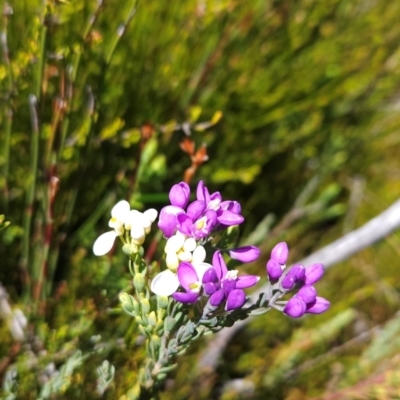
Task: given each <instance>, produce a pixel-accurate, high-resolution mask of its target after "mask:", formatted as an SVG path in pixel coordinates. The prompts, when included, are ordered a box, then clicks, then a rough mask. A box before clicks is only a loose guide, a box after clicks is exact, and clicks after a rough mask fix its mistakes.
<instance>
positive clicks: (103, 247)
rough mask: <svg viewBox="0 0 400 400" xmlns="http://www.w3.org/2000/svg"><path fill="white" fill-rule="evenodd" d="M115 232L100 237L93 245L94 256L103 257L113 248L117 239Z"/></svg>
mask: <svg viewBox="0 0 400 400" xmlns="http://www.w3.org/2000/svg"><path fill="white" fill-rule="evenodd" d="M117 236H118V235H117V233H116V232H115V231H110V232H106V233H103V234H102V235H100V236H99V237H98V238H97V239H96V241H95V242H94V244H93V253H94V255H96V256H104V254H107V253H108V252H109V251H110V250H111V249H112V247H113V245H114V242H115V238H116V237H117Z"/></svg>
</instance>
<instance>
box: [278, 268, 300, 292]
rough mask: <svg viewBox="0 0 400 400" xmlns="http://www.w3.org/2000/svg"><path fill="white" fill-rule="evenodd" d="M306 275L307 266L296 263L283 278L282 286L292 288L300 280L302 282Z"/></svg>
mask: <svg viewBox="0 0 400 400" xmlns="http://www.w3.org/2000/svg"><path fill="white" fill-rule="evenodd" d="M304 275H305V268H304V265H302V264H295V265H293V267H292V268H290V270H289V272H288V273H287V274H286V275H285V277H284V278H283V279H282V287H283V288H284V289H286V290H290V289H292V288H293V287H294V285H295V284H296V283H298V282H302V280H303V278H304Z"/></svg>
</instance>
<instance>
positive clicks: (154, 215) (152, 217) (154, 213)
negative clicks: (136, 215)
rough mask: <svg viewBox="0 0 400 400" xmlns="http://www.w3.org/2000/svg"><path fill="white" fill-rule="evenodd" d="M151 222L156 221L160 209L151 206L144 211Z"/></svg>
mask: <svg viewBox="0 0 400 400" xmlns="http://www.w3.org/2000/svg"><path fill="white" fill-rule="evenodd" d="M143 214H144V215H145V216H146V217H147V218H148V219H149V220H150V221H151V222H154V221H155V220H156V218H157V215H158V211H157V210H156V209H154V208H149V209H148V210H146V211H145V212H144V213H143Z"/></svg>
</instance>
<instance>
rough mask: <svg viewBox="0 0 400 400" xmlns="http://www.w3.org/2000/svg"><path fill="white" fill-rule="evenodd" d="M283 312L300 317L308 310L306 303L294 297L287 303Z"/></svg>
mask: <svg viewBox="0 0 400 400" xmlns="http://www.w3.org/2000/svg"><path fill="white" fill-rule="evenodd" d="M283 312H284V313H285V314H286V315H289V317H292V318H299V317H301V316H303V315H304V313H305V312H306V303H304V301H303V300H302V299H300V298H298V297H292V298H291V299H290V300H289V301H288V302H287V303H286V305H285V308H284V309H283Z"/></svg>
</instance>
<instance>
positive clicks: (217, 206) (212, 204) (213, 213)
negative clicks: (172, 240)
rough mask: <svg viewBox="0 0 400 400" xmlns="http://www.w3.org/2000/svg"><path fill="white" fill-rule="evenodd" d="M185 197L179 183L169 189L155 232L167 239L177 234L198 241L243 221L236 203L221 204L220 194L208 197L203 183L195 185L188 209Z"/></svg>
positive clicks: (187, 193) (184, 186) (184, 187)
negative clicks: (158, 230)
mask: <svg viewBox="0 0 400 400" xmlns="http://www.w3.org/2000/svg"><path fill="white" fill-rule="evenodd" d="M189 197H190V190H189V186H188V185H187V184H186V183H184V182H181V183H178V184H176V185H174V186H173V187H172V188H171V190H170V193H169V198H170V201H171V205H170V206H166V207H164V208H163V209H162V210H161V213H160V220H159V222H158V226H159V228H160V229H161V230H162V231H163V233H164V235H165V236H166V237H167V238H169V237H171V236H172V235H173V234H174V233H175V232H176V230H179V231H180V232H182V233H183V234H185V235H187V236H189V237H193V238H194V239H196V240H199V239H203V238H205V237H207V236H208V235H210V233H211V232H212V231H213V230H215V229H217V228H221V227H226V226H231V225H237V224H240V223H241V222H243V220H244V218H243V216H241V215H240V205H239V203H237V202H235V201H224V202H223V201H222V198H221V195H220V193H219V192H215V193H212V194H210V193H209V191H208V189H207V187H206V186H205V185H204V182H203V181H200V182H199V184H198V185H197V190H196V197H197V199H196V200H195V201H194V202H192V203H190V204H189V205H188V202H189ZM185 208H186V210H185Z"/></svg>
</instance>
